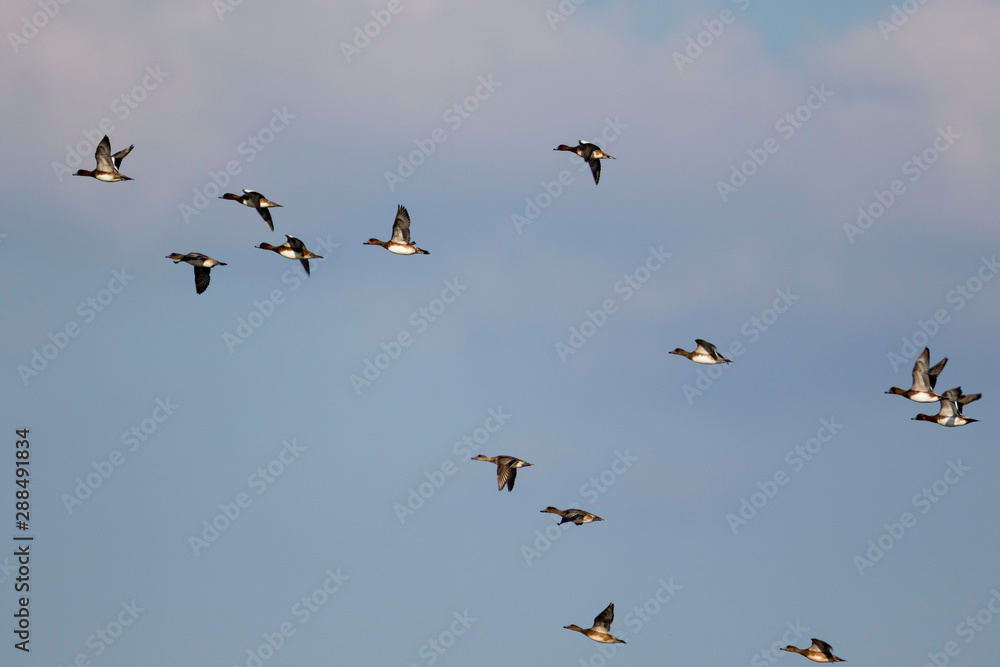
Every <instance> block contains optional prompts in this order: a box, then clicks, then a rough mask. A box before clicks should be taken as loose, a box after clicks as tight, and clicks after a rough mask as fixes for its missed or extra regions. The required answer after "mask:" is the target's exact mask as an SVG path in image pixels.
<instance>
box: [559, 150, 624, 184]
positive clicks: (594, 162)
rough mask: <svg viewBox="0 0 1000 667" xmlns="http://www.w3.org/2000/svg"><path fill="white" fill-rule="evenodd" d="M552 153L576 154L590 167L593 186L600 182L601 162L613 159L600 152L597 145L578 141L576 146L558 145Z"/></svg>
mask: <svg viewBox="0 0 1000 667" xmlns="http://www.w3.org/2000/svg"><path fill="white" fill-rule="evenodd" d="M552 150H554V151H569V152H570V153H576V154H577V155H579V156H580V157H582V158H583V159H584V161H585V162H586V163H587V164H588V165H590V173H592V174H593V175H594V185H597V184H598V183H600V182H601V160H614V159H615V158H614V157H613V156H611V155H608V154H607V153H605V152H604V151H602V150H601V149H600V148H599V147H598V146H597V144H592V143H590V142H589V141H584V140H583V139H580V143H579V144H578V145H576V146H567V145H566V144H559V145H558V146H557V147H555V148H553V149H552Z"/></svg>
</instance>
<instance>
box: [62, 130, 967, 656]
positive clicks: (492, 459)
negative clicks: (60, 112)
mask: <svg viewBox="0 0 1000 667" xmlns="http://www.w3.org/2000/svg"><path fill="white" fill-rule="evenodd" d="M134 147H135V146H134V145H133V146H129V147H128V148H126V149H123V150H120V151H118V152H117V153H114V154H112V153H111V141H110V140H109V139H108V137H107V136H105V137H104V139H103V140H102V141H101V143H100V144H98V145H97V152H96V154H95V157H96V158H97V168H96V169H94V170H93V171H88V170H86V169H80V170H79V171H77V172H76V174H74V175H75V176H89V177H92V178H95V179H97V180H99V181H105V182H109V183H110V182H115V181H131V180H133V179H131V178H129V177H128V176H125V175H124V174H122V173H121V172H120V171H118V169H119V167H120V166H121V163H122V160H123V159H124V158H125V157H126V156H127V155H128V154H129V153H130V152H131V151H132V149H133V148H134ZM553 150H557V151H569V152H572V153H575V154H576V155H578V156H579V157H581V158H583V159H584V160H585V161H586V162H587V164H588V165H589V166H590V171H591V173H592V174H593V176H594V184H597V183H600V180H601V160H603V159H611V160H613V159H615V158H614V157H613V156H611V155H608V154H607V153H605V152H604V151H602V150H601V149H600V148H599V147H598V146H597V145H596V144H593V143H590V142H587V141H583V140H581V141H580V143H579V144H578V145H577V146H567V145H565V144H560V145H559V146H558V147H557V148H554V149H553ZM219 199H231V200H233V201H237V202H239V203H240V204H243V205H244V206H248V207H250V208H253V209H255V210H256V211H257V213H259V214H260V217H261V218H263V219H264V222H266V223H267V226H268V227H269V228H270V229H271V231H274V221H273V220H272V218H271V213H270V211H269V210H268V209H270V208H281V204H276V203H275V202H273V201H271V200H270V199H268V198H267V197H265V196H264V195H262V194H260V193H259V192H255V191H253V190H244V191H243V194H242V195H235V194H232V193H228V192H227V193H226V194H224V195H222V196H221V197H219ZM285 237H286V238H287V239H288V240H287V241H286V242H285V243H283V244H282V245H280V246H273V245H270V244H269V243H261V244H260V245H258V246H254V247H256V248H260V249H261V250H271V251H273V252H276V253H278V254H279V255H281V256H282V257H286V258H288V259H297V260H299V261H300V262H301V263H302V268H304V269H305V272H306V274H309V260H310V259H322V257H321V256H320V255H317V254H315V253H313V252H311V251H309V250H308V249H307V248H306V247H305V244H304V243H302V241H300V240H299V239H297V238H295V237H294V236H289V235H287V234H286V235H285ZM364 245H378V246H382V247H383V248H385V249H386V250H388V251H389V252H391V253H394V254H396V255H428V254H430V253H428V252H427V251H426V250H423V249H422V248H418V247H417V246H416V245H414V244H413V242H412V241H411V240H410V214H409V212H407V210H406V207H404V206H402V205H400V206H399V207H398V208H397V210H396V219H395V220H394V221H393V225H392V236H391V237H390V238H389V240H388V241H379V240H378V239H376V238H372V239H369V240H367V241H365V242H364ZM167 258H168V259H172V260H174V263H175V264H177V263H180V262H187V263H188V264H191V265H192V266H193V267H194V281H195V289H196V291H197V292H198V294H201V293H202V292H204V291H205V290H206V289H208V283H209V276H210V274H209V272H210V271H211V269H212V267H214V266H226V263H225V262H220V261H218V260H215V259H212V258H211V257H209V256H207V255H203V254H202V253H198V252H189V253H187V254H186V255H182V254H180V253H176V252H175V253H171V254H170V255H167ZM695 343H696V344H697V347H695V349H694V350H693V351H691V352H687V351H685V350H682V349H681V348H677V349H675V350H673V351H672V352H671V353H670V354H676V355H680V356H683V357H686V358H688V359H690V360H691V361H693V362H695V363H698V364H706V365H712V364H729V363H732V361H731V360H730V359H726V358H725V357H724V356H722V354H720V353H719V351H718V350H717V349H716V347H715V345H713V344H712V343H709V342H708V341H705V340H702V339H700V338H699V339H696V340H695ZM947 362H948V358H947V357H945V358H944V359H942V360H941V361H939V362H938V363H937V364H935V365H934V366H930V349H928V348H924V351H923V352H922V353H921V355H920V356H919V357H918V358H917V361H916V363H915V364H914V365H913V384H912V386H911V387H910V389H900V388H899V387H892V388H890V389H889V390H888V391H887V392H885V393H887V394H898V395H900V396H905V397H906V398H908V399H910V400H911V401H916V402H917V403H937V402H940V404H941V406H940V408H939V410H938V413H937V414H936V415H926V414H918V415H917V416H916V417H913V419H915V420H918V421H930V422H935V423H937V424H940V425H941V426H964V425H966V424H969V423H971V422H974V421H978V420H976V419H972V418H969V417H966V416H965V415H963V414H962V408H963V406H965V405H967V404H969V403H971V402H973V401H976V400H979V399H980V398H981V397H982V394H968V395H965V394H962V388H961V387H955V388H953V389H949V390H948V391H946V392H944V393H942V394H936V393H934V386H935V384H936V383H937V378H938V375H940V374H941V371H942V370H943V369H944V366H945V364H946V363H947ZM473 460H475V461H487V462H489V463H494V464H496V466H497V490H498V491H502V490H503V488H504V487H505V486H506V487H507V491H513V490H514V479H515V478H516V476H517V469H518V468H523V467H526V466H530V465H532V464H531V463H528V462H527V461H522V460H521V459H519V458H516V457H514V456H506V455H501V456H485V455H483V454H480V455H478V456H476V457H474V458H473ZM541 511H542V513H550V514H557V515H559V516H560V517H562V520H561V521H560V522H559V525H562V524H564V523H567V522H569V523H573V524H575V525H577V526H580V525H583V524H585V523H591V522H594V521H604V519H602V518H601V517H599V516H597V515H596V514H591V513H590V512H585V511H584V510H581V509H576V508H570V509H566V510H560V509H557V508H555V507H546V508H545V509H544V510H541ZM614 618H615V605H614V603H611V604H609V605H608V606H607V607H606V608H605V609H604V611H602V612H601V613H600V614H598V615H597V617H595V618H594V623H593V625H592V626H591V627H590V628H586V629H585V628H581V627H580V626H578V625H567V626H564V627H565V628H566V629H567V630H574V631H576V632H579V633H581V634H583V635H585V636H586V637H589V638H590V639H592V640H594V641H596V642H601V643H602V644H624V643H625V642H624V641H623V640H621V639H618V638H617V637H615V636H614V635H612V634H611V623H612V622H613V621H614ZM812 642H813V643H812V645H811V646H810V647H809V648H805V649H802V648H796V647H795V646H787V647H785V648H783V649H781V650H783V651H789V652H792V653H798V654H800V655H803V656H805V657H806V658H809V659H810V660H812V661H814V662H844V660H843V659H842V658H838V657H837V656H836V655H834V654H833V649H832V648H831V647H830V645H829V644H827V643H826V642H825V641H823V640H821V639H813V640H812Z"/></svg>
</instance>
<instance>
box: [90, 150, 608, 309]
mask: <svg viewBox="0 0 1000 667" xmlns="http://www.w3.org/2000/svg"><path fill="white" fill-rule="evenodd" d="M133 148H135V145H134V144H133V145H132V146H129V147H128V148H125V149H123V150H120V151H118V152H117V153H114V154H112V153H111V140H110V139H108V137H107V135H105V136H104V139H102V140H101V143H99V144H98V145H97V151H96V153H95V154H94V157H95V158H96V159H97V168H96V169H94V170H93V171H91V170H88V169H80V170H78V171H77V172H76V173H75V174H73V175H74V176H89V177H91V178H96V179H97V180H99V181H104V182H105V183H114V182H116V181H131V180H133V179H132V178H130V177H128V176H126V175H125V174H123V173H121V172H120V171H119V170H118V169H119V167H120V166H121V164H122V160H124V159H125V157H126V156H127V155H128V154H129V153H131V152H132V149H133ZM596 152H597V153H600V154H601V155H602V156H604V154H603V153H601V152H600V149H598V150H597V151H596ZM605 157H610V156H605ZM595 159H596V158H595ZM594 174H595V176H594V178H595V180H596V179H597V176H598V175H599V174H600V168H599V167H598V169H597V170H596V171H595V172H594ZM219 199H231V200H233V201H236V202H239V203H241V204H243V205H244V206H249V207H250V208H253V209H256V210H257V213H259V214H260V217H261V218H263V219H264V222H266V223H267V226H268V228H270V230H271V231H272V232H273V231H274V220H273V219H272V218H271V212H270V211H269V210H268V209H271V208H281V207H282V206H281V204H276V203H275V202H273V201H271V200H270V199H268V198H267V197H265V196H264V195H262V194H260V193H259V192H255V191H253V190H244V191H243V194H242V195H235V194H232V193H231V192H227V193H225V194H224V195H222V196H221V197H219ZM285 238H286V239H287V241H285V243H283V244H281V245H279V246H274V245H271V244H270V243H261V244H260V245H257V246H254V247H255V248H260V249H261V250H271V251H273V252H276V253H278V254H279V255H281V256H282V257H287V258H288V259H297V260H299V262H301V263H302V268H303V269H305V272H306V274H307V275H308V274H309V260H310V259H323V257H322V255H317V254H316V253H314V252H312V251H311V250H309V249H308V248H306V245H305V244H304V243H303V242H302V241H300V240H299V239H297V238H295V237H294V236H289V235H288V234H286V235H285ZM364 245H379V246H382V247H383V248H385V249H386V250H388V251H389V252H391V253H393V254H396V255H429V254H430V253H429V252H427V251H426V250H424V249H422V248H418V247H417V246H416V245H414V244H413V242H412V241H411V240H410V214H409V212H407V210H406V207H405V206H399V208H398V209H397V210H396V219H395V221H393V224H392V236H391V237H389V240H388V241H379V240H378V239H376V238H371V239H368V240H367V241H365V243H364ZM167 259H172V260H174V264H179V263H180V262H187V263H188V264H190V265H191V266H193V267H194V286H195V291H196V292H197V293H198V294H201V293H202V292H204V291H205V290H206V289H208V283H209V281H210V280H211V270H212V267H215V266H226V263H225V262H220V261H219V260H217V259H213V258H211V257H209V256H208V255H205V254H203V253H200V252H189V253H187V254H184V255H182V254H181V253H179V252H173V253H170V254H169V255H167Z"/></svg>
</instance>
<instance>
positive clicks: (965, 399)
mask: <svg viewBox="0 0 1000 667" xmlns="http://www.w3.org/2000/svg"><path fill="white" fill-rule="evenodd" d="M982 397H983V395H982V394H968V395H965V394H962V388H961V387H955V388H954V389H949V390H948V391H946V392H944V393H943V394H941V399H940V400H941V407H940V408H939V409H938V413H937V414H936V415H924V414H920V415H917V416H916V417H914V419H915V420H917V421H926V422H935V423H937V424H940V425H941V426H965V425H966V424H971V423H972V422H975V421H979V420H978V419H971V418H969V417H966V416H965V415H963V414H962V406H964V405H968V404H969V403H972V402H973V401H978V400H979V399H980V398H982Z"/></svg>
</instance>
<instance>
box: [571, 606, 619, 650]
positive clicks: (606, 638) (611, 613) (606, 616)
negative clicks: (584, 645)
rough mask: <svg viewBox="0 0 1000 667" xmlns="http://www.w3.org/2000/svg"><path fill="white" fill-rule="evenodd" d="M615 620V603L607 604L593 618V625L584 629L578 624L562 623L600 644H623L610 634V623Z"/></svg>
mask: <svg viewBox="0 0 1000 667" xmlns="http://www.w3.org/2000/svg"><path fill="white" fill-rule="evenodd" d="M614 620H615V603H614V602H612V603H611V604H609V605H608V606H607V607H606V608H605V609H604V611H602V612H601V613H600V614H598V615H597V618H595V619H594V626H593V627H591V628H588V629H586V630H584V629H583V628H581V627H580V626H579V625H564V626H563V627H564V628H566V629H567V630H575V631H577V632H579V633H582V634H584V635H586V636H588V637H590V638H591V639H593V640H594V641H595V642H601V643H602V644H624V643H625V642H624V641H622V640H621V639H618V638H617V637H615V636H613V635H612V634H611V623H612V621H614Z"/></svg>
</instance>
